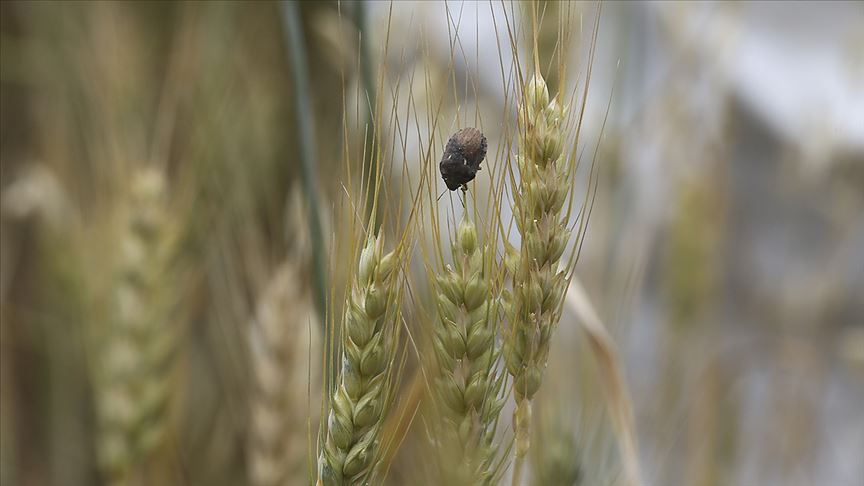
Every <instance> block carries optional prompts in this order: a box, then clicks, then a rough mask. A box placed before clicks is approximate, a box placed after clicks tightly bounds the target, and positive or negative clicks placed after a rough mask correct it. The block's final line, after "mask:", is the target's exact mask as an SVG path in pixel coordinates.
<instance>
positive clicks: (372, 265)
mask: <svg viewBox="0 0 864 486" xmlns="http://www.w3.org/2000/svg"><path fill="white" fill-rule="evenodd" d="M396 260H397V255H396V253H395V252H390V253H387V254H383V238H382V237H380V236H379V237H371V236H370V237H369V239H368V240H367V244H366V247H365V248H364V249H363V250H362V252H361V253H360V261H359V265H358V268H357V272H356V274H355V275H354V280H353V283H352V286H351V289H350V291H349V293H348V297H347V302H346V310H345V317H344V322H343V328H342V369H341V372H340V375H339V379H338V384H337V387H336V389H335V391H334V392H333V395H332V397H331V399H330V411H329V416H328V420H327V431H326V438H325V441H324V445H323V447H322V448H321V451H320V453H319V456H318V469H319V472H318V474H319V476H318V483H319V484H323V485H328V486H329V485H342V484H362V483H363V482H364V481H365V479H366V477H367V476H368V475H369V474H370V473H371V472H372V469H374V463H375V458H376V457H377V455H378V445H379V441H380V430H381V426H382V425H383V419H384V416H385V414H386V411H387V405H388V403H387V402H388V401H389V399H390V394H391V385H392V375H391V373H390V371H391V369H392V367H391V366H390V365H391V364H392V363H393V361H394V359H395V356H396V347H395V345H396V341H397V339H396V338H397V335H398V329H397V325H398V307H399V306H398V300H399V297H400V295H399V293H398V292H397V289H395V288H394V287H395V285H394V282H395V281H396V273H397V272H396V271H395V270H396V263H397V261H396Z"/></svg>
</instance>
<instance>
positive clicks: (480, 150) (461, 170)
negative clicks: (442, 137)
mask: <svg viewBox="0 0 864 486" xmlns="http://www.w3.org/2000/svg"><path fill="white" fill-rule="evenodd" d="M484 158H486V137H484V136H483V133H481V132H480V130H477V129H476V128H473V127H469V128H462V129H460V130H459V131H458V132H456V133H454V134H453V136H451V137H450V140H448V141H447V146H446V147H445V148H444V155H443V156H442V157H441V163H439V164H438V169H439V170H440V171H441V178H442V179H444V183H445V184H447V189H450V190H451V191H455V190H456V189H458V188H460V187H461V188H462V191H463V192H464V191H467V190H468V186H466V185H465V184H467V183H469V182H471V181H473V180H474V176H476V175H477V171H478V170H480V169H481V167H480V163H481V162H483V159H484Z"/></svg>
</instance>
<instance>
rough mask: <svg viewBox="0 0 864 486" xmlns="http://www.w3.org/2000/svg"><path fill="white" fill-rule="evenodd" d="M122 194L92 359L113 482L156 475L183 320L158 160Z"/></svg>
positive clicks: (100, 441) (102, 457)
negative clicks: (179, 313) (115, 256)
mask: <svg viewBox="0 0 864 486" xmlns="http://www.w3.org/2000/svg"><path fill="white" fill-rule="evenodd" d="M129 183H130V187H129V192H128V196H129V197H128V200H126V201H121V202H120V213H119V216H118V219H117V221H118V222H119V226H118V228H117V239H116V240H115V241H116V249H117V250H118V253H119V259H118V261H117V262H116V263H114V264H113V265H109V273H110V275H109V277H108V278H109V281H110V282H111V283H110V284H109V285H110V289H111V290H110V293H109V295H108V302H107V304H108V307H107V309H106V314H105V321H104V322H103V323H101V324H100V325H99V328H98V329H97V330H96V332H97V336H98V338H97V340H96V342H95V346H96V349H97V359H98V361H97V363H94V367H93V375H94V376H93V382H94V387H95V390H96V409H97V416H98V425H99V426H98V434H97V438H96V441H97V452H98V458H99V465H100V467H101V469H102V471H103V474H104V476H105V478H106V480H108V481H109V483H110V484H129V483H130V482H134V481H143V480H144V479H143V478H145V477H153V476H152V473H151V472H150V471H149V470H148V468H149V466H148V463H149V461H151V460H153V458H154V454H155V453H156V451H157V450H158V449H159V448H160V447H161V446H162V445H163V444H164V443H165V438H166V433H167V428H168V402H169V396H170V394H171V390H172V386H173V378H174V375H173V373H174V366H173V363H174V355H175V349H176V346H177V339H178V330H179V328H180V326H179V325H178V323H177V322H176V321H175V319H176V313H175V310H176V304H177V302H176V299H177V298H178V297H179V295H180V294H181V290H180V288H179V283H180V281H181V279H180V278H179V277H178V275H177V274H173V275H172V264H171V263H172V262H171V258H172V256H173V251H174V230H175V229H176V228H173V227H172V222H171V219H170V218H171V213H169V212H168V211H167V207H166V197H167V195H166V185H165V180H164V177H163V175H162V173H161V172H160V171H159V170H157V169H155V168H146V169H142V170H140V171H139V172H137V173H135V174H134V175H133V176H132V178H131V180H130V181H129Z"/></svg>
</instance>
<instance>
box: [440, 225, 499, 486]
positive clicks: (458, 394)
mask: <svg viewBox="0 0 864 486" xmlns="http://www.w3.org/2000/svg"><path fill="white" fill-rule="evenodd" d="M452 252H453V267H451V266H450V265H447V266H446V268H445V270H444V272H443V273H442V274H441V275H439V276H438V277H437V278H436V285H435V287H436V291H437V295H438V297H437V299H438V326H437V327H436V329H435V334H434V337H433V341H434V349H435V355H436V358H437V359H436V363H437V365H438V367H437V370H436V377H435V381H434V392H435V393H434V396H435V398H436V402H437V403H438V406H439V410H440V412H441V415H442V419H443V425H444V427H442V428H441V429H439V434H438V435H439V442H442V443H443V444H439V446H443V447H442V449H443V450H445V451H448V452H450V453H451V454H452V453H454V452H455V455H454V456H453V458H454V459H455V461H454V460H446V461H444V462H445V464H447V466H448V470H447V471H444V476H445V478H447V480H446V483H447V484H457V483H458V484H486V483H488V482H489V481H491V480H492V477H493V476H494V474H493V473H494V471H493V469H492V466H493V462H494V459H495V449H494V447H493V442H492V440H493V436H494V428H495V424H496V423H497V418H498V414H499V412H500V411H501V407H502V406H503V405H504V400H503V398H499V394H500V391H501V387H502V383H503V379H501V378H503V377H499V376H497V374H496V372H495V364H496V363H497V360H498V352H497V350H496V349H495V332H496V319H495V318H494V316H495V315H496V313H497V309H496V299H495V298H494V297H493V289H492V288H491V287H492V285H491V284H490V280H489V277H490V275H491V274H492V273H493V272H491V271H490V270H491V269H490V268H489V266H490V265H491V262H489V261H487V258H486V257H487V255H488V254H489V252H488V248H486V247H480V245H479V243H478V239H477V230H476V228H475V226H474V223H473V222H471V221H470V220H469V219H467V218H466V219H463V220H462V222H461V223H460V224H459V228H458V229H457V233H456V241H455V242H454V244H453V245H452ZM453 446H455V448H454V447H453ZM449 466H455V467H452V468H451V467H449Z"/></svg>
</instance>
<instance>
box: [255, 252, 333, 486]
mask: <svg viewBox="0 0 864 486" xmlns="http://www.w3.org/2000/svg"><path fill="white" fill-rule="evenodd" d="M296 260H297V259H295V258H291V259H288V260H286V261H285V262H283V263H282V264H281V265H280V266H279V268H278V270H277V271H276V273H275V274H274V275H273V277H272V278H271V280H270V282H269V283H268V284H267V286H266V287H265V288H264V291H263V293H262V294H261V298H260V300H259V301H258V304H257V307H256V309H255V315H254V318H253V319H252V323H251V325H250V327H249V331H250V336H249V338H250V344H251V350H250V351H251V355H252V372H253V376H254V379H255V388H254V390H253V392H252V397H251V403H250V412H251V413H250V415H251V417H250V418H251V421H250V425H249V427H250V430H249V447H248V453H249V455H248V460H249V466H248V467H249V480H250V484H252V485H253V486H276V485H280V484H286V483H287V484H299V483H302V482H303V478H304V477H305V471H304V467H303V466H304V458H305V457H306V439H307V437H306V434H307V432H306V419H305V418H304V417H306V416H307V415H308V414H307V399H308V398H309V397H308V396H307V391H306V390H307V387H308V389H310V390H316V389H318V384H319V382H320V378H321V376H320V370H318V369H316V368H314V367H313V369H312V370H309V369H308V367H309V363H310V354H311V355H312V356H316V355H319V354H320V352H321V340H320V336H319V332H318V330H319V327H318V323H317V319H316V318H315V313H314V311H313V303H312V296H311V293H310V292H309V290H308V288H307V287H306V286H305V285H304V284H303V275H302V271H301V268H300V267H299V262H297V261H296ZM310 380H311V383H309V381H310ZM313 421H314V422H315V423H317V421H315V420H313ZM313 426H314V424H313Z"/></svg>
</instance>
